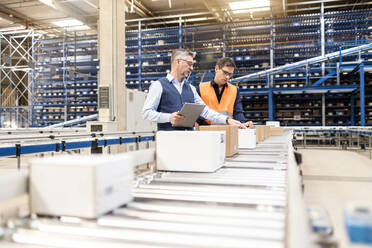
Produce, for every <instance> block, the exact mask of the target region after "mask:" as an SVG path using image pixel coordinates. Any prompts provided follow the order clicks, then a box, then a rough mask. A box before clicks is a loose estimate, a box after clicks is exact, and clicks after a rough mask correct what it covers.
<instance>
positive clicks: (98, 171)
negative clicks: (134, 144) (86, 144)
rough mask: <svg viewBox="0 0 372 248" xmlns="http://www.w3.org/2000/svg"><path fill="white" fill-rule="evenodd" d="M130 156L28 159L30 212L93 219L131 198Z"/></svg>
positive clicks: (66, 156)
mask: <svg viewBox="0 0 372 248" xmlns="http://www.w3.org/2000/svg"><path fill="white" fill-rule="evenodd" d="M133 164H134V162H133V157H132V156H131V155H127V156H123V155H121V156H116V155H109V156H107V155H90V156H81V155H79V156H77V155H76V156H70V155H62V156H55V157H48V158H43V159H36V160H32V161H31V162H30V196H31V211H32V212H33V213H36V214H42V215H52V216H75V217H81V218H96V217H98V216H100V215H102V214H105V213H107V212H110V211H112V210H113V209H115V208H117V207H119V206H121V205H123V204H126V203H127V202H129V201H131V200H132V195H131V192H132V187H133V185H132V183H133Z"/></svg>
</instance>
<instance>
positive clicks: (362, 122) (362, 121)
mask: <svg viewBox="0 0 372 248" xmlns="http://www.w3.org/2000/svg"><path fill="white" fill-rule="evenodd" d="M359 73H360V125H361V126H362V127H364V126H365V125H366V118H365V114H366V113H365V94H364V93H365V89H364V64H363V63H361V64H360V69H359Z"/></svg>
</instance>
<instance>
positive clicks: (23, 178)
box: [0, 169, 28, 201]
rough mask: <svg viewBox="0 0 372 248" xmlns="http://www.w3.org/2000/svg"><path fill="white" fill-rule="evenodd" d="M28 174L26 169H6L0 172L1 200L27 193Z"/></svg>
mask: <svg viewBox="0 0 372 248" xmlns="http://www.w3.org/2000/svg"><path fill="white" fill-rule="evenodd" d="M27 183H28V174H27V172H26V171H17V170H13V169H4V170H2V171H1V173H0V201H5V200H9V199H12V198H15V197H18V196H21V195H24V194H27Z"/></svg>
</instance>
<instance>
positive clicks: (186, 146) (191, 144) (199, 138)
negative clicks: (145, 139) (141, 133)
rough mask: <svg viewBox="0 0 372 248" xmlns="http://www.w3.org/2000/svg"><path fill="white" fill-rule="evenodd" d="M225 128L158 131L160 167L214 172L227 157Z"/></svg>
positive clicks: (172, 169) (158, 165) (160, 168)
mask: <svg viewBox="0 0 372 248" xmlns="http://www.w3.org/2000/svg"><path fill="white" fill-rule="evenodd" d="M225 138H226V134H225V132H223V131H215V132H212V131H210V132H200V131H159V132H157V133H156V165H157V169H158V170H166V171H192V172H214V171H216V170H217V169H219V168H220V167H221V166H222V164H223V162H224V160H225V146H226V143H225V142H226V141H225Z"/></svg>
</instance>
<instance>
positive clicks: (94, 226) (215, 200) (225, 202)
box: [8, 137, 288, 248]
mask: <svg viewBox="0 0 372 248" xmlns="http://www.w3.org/2000/svg"><path fill="white" fill-rule="evenodd" d="M287 142H288V137H281V139H277V138H276V139H273V142H272V143H270V139H269V140H267V141H266V142H265V143H263V144H260V145H259V146H258V147H257V149H254V150H241V151H239V155H237V156H235V157H233V158H231V159H227V161H226V163H225V164H224V167H223V168H221V169H219V170H218V171H216V172H214V173H191V172H187V173H186V172H185V173H178V172H158V173H156V174H154V175H153V176H152V177H150V179H149V177H147V178H146V180H143V179H142V178H139V179H138V182H137V183H136V184H135V185H137V186H136V187H135V188H134V189H133V195H134V201H132V202H130V203H128V204H127V205H126V206H123V207H121V208H118V209H116V210H114V211H113V212H112V213H109V214H107V215H105V216H102V217H100V218H98V219H97V220H80V221H79V222H78V223H71V222H70V223H65V222H62V221H60V220H57V219H49V218H38V219H35V220H30V223H29V225H23V226H22V227H21V228H17V229H15V230H16V231H15V233H14V234H13V235H12V239H13V241H15V242H18V243H25V244H32V245H40V247H42V246H41V245H49V246H51V247H53V246H56V247H89V248H91V247H123V246H124V247H125V246H127V247H141V248H142V247H190V248H191V247H216V248H219V247H221V248H222V247H223V248H225V247H226V248H227V247H244V248H249V247H252V248H284V247H288V246H287V245H286V235H287V233H286V232H287V231H286V230H287V228H286V227H287V226H286V225H287V224H286V220H287V205H288V190H287V184H288V181H287V180H288V179H287V170H286V168H287V151H288V147H287ZM8 244H9V245H10V246H9V247H12V245H11V244H12V243H11V242H9V243H8ZM14 247H20V246H19V244H17V246H14ZM24 247H31V246H24Z"/></svg>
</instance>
